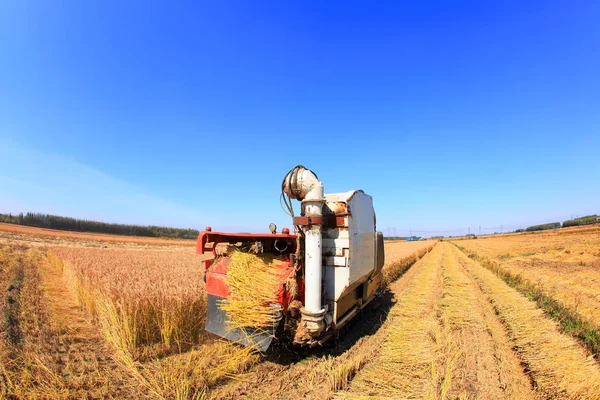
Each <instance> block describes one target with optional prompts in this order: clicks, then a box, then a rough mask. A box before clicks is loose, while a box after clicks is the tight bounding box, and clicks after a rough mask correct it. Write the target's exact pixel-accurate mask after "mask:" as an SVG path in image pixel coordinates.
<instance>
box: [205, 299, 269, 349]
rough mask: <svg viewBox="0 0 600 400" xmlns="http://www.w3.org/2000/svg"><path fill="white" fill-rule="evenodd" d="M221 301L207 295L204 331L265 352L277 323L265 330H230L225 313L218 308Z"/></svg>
mask: <svg viewBox="0 0 600 400" xmlns="http://www.w3.org/2000/svg"><path fill="white" fill-rule="evenodd" d="M223 299H224V298H223V297H219V296H215V295H212V294H209V295H208V304H207V305H208V307H207V316H206V331H208V332H210V333H213V334H215V335H217V336H221V337H223V338H225V339H227V340H231V341H232V342H235V343H239V344H242V345H244V346H255V347H256V348H257V349H258V350H260V351H263V352H264V351H267V349H268V348H269V346H270V345H271V342H272V341H273V338H274V337H275V331H276V329H277V325H278V324H279V321H277V323H275V324H273V326H272V327H269V328H267V329H260V330H257V329H249V328H245V329H231V328H229V327H228V326H227V321H228V320H229V318H228V316H227V313H226V312H225V311H223V310H222V309H221V308H220V307H219V302H220V301H222V300H223Z"/></svg>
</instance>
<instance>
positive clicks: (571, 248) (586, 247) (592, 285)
mask: <svg viewBox="0 0 600 400" xmlns="http://www.w3.org/2000/svg"><path fill="white" fill-rule="evenodd" d="M565 231H566V230H565ZM566 232H567V233H564V232H563V231H559V232H558V233H556V232H552V233H545V234H536V235H528V236H525V237H523V236H505V237H502V238H488V239H485V240H470V241H460V242H457V244H460V246H461V247H464V248H465V249H466V250H468V251H470V252H475V253H477V254H479V255H482V256H484V257H487V258H490V260H491V262H493V263H494V264H495V265H497V266H499V267H500V268H502V269H503V270H505V271H507V272H509V273H510V274H512V275H515V276H520V277H521V278H523V279H525V280H527V281H529V282H530V283H531V284H534V285H538V286H540V288H541V289H543V291H544V292H545V293H546V294H548V295H549V296H551V297H553V298H555V299H556V300H558V301H560V302H562V303H563V304H564V305H566V306H568V307H570V308H572V309H574V310H576V312H577V313H578V314H579V315H581V316H582V317H583V318H585V319H587V320H588V321H590V322H592V323H595V324H597V325H599V326H600V230H598V229H594V228H592V229H590V228H586V229H584V230H581V229H575V230H568V231H566ZM524 239H526V240H524Z"/></svg>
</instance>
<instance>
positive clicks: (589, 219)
mask: <svg viewBox="0 0 600 400" xmlns="http://www.w3.org/2000/svg"><path fill="white" fill-rule="evenodd" d="M597 220H598V216H597V215H596V214H594V215H586V216H585V217H580V218H575V219H569V220H567V221H565V222H563V223H562V226H563V228H566V227H568V226H580V225H592V224H595V223H596V221H597Z"/></svg>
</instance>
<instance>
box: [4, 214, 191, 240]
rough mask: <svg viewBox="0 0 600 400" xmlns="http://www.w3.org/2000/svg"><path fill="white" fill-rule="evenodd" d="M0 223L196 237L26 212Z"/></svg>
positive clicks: (188, 232) (177, 230)
mask: <svg viewBox="0 0 600 400" xmlns="http://www.w3.org/2000/svg"><path fill="white" fill-rule="evenodd" d="M0 221H2V222H6V223H10V224H18V225H26V226H35V227H38V228H49V229H59V230H67V231H76V232H93V233H110V234H114V235H126V236H149V237H167V238H176V239H195V238H197V237H198V233H199V232H198V231H197V230H196V229H182V228H168V227H164V226H154V225H152V226H142V225H127V224H111V223H107V222H98V221H90V220H85V219H76V218H70V217H61V216H59V215H51V214H42V213H32V212H28V213H26V214H25V215H23V213H20V214H19V215H18V216H17V217H14V216H12V215H11V214H0Z"/></svg>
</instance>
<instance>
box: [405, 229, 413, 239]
mask: <svg viewBox="0 0 600 400" xmlns="http://www.w3.org/2000/svg"><path fill="white" fill-rule="evenodd" d="M405 232H406V231H405ZM411 236H412V228H410V229H409V230H408V237H411Z"/></svg>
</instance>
